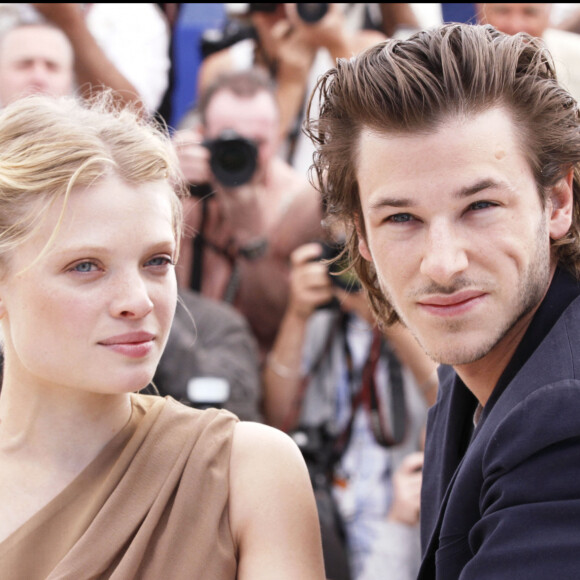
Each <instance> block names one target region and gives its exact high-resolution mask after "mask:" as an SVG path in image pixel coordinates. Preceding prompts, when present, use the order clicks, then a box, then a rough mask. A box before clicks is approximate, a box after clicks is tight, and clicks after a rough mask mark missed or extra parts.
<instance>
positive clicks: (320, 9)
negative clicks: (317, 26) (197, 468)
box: [296, 3, 328, 23]
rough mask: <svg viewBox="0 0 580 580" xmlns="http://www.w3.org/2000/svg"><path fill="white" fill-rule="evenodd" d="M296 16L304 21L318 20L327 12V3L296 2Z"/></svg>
mask: <svg viewBox="0 0 580 580" xmlns="http://www.w3.org/2000/svg"><path fill="white" fill-rule="evenodd" d="M296 10H297V12H298V16H300V18H301V19H302V20H303V21H304V22H309V23H313V22H318V21H319V20H321V19H322V18H323V17H324V15H325V14H326V13H327V12H328V4H300V3H299V4H296Z"/></svg>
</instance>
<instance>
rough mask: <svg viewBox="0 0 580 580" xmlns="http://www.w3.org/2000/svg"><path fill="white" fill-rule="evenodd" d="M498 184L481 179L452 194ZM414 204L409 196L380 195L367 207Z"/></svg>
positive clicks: (467, 193)
mask: <svg viewBox="0 0 580 580" xmlns="http://www.w3.org/2000/svg"><path fill="white" fill-rule="evenodd" d="M499 185H500V184H499V183H498V182H497V181H495V180H493V179H482V180H480V181H477V182H476V183H474V184H473V185H468V186H466V187H462V188H461V189H459V190H458V191H457V192H456V193H455V194H454V196H455V197H457V198H464V197H469V196H471V195H475V194H476V193H479V192H480V191H483V190H485V189H493V188H496V187H498V186H499ZM415 205H417V200H416V199H411V198H409V197H404V196H401V197H397V196H395V197H381V198H379V199H377V200H376V202H374V203H372V204H370V205H369V209H370V210H376V209H380V208H383V207H413V206H415Z"/></svg>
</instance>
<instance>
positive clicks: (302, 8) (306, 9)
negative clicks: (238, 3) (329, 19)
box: [248, 3, 328, 24]
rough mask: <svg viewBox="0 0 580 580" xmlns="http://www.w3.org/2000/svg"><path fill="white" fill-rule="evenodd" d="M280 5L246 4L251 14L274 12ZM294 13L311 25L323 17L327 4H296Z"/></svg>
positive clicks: (326, 10)
mask: <svg viewBox="0 0 580 580" xmlns="http://www.w3.org/2000/svg"><path fill="white" fill-rule="evenodd" d="M279 5H280V4H279V3H276V4H264V3H257V4H248V11H249V13H250V14H251V13H252V12H269V13H272V12H276V9H277V8H278V6H279ZM296 11H297V12H298V16H299V17H300V18H301V19H302V20H303V21H304V22H308V23H309V24H312V23H314V22H318V21H319V20H321V19H322V18H323V17H324V15H325V14H326V13H327V12H328V3H321V4H301V3H298V4H296Z"/></svg>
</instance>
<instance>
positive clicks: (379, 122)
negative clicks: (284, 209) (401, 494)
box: [309, 24, 580, 580]
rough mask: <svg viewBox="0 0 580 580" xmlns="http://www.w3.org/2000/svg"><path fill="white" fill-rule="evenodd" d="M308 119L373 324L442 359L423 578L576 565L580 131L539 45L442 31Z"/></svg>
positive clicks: (377, 61) (372, 59)
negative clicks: (405, 333)
mask: <svg viewBox="0 0 580 580" xmlns="http://www.w3.org/2000/svg"><path fill="white" fill-rule="evenodd" d="M317 92H318V93H319V96H320V98H321V110H320V118H319V120H318V121H317V122H316V123H312V124H311V125H310V127H309V133H310V135H311V138H312V139H313V140H314V141H315V142H316V144H317V146H318V150H319V156H318V157H317V158H316V164H315V167H316V172H317V175H318V177H319V179H320V181H321V184H322V185H321V188H322V191H323V194H324V197H325V202H326V204H327V207H329V208H331V210H332V212H333V213H334V214H335V215H337V216H339V217H340V218H341V219H342V221H345V222H346V223H347V226H350V227H352V236H351V239H350V243H349V248H350V251H351V255H352V259H353V262H354V266H355V268H356V271H357V273H358V275H359V277H360V278H361V280H362V281H363V283H364V285H365V288H366V290H367V293H368V295H369V297H370V301H371V304H372V307H373V309H374V311H375V314H376V315H377V316H378V318H379V320H380V321H382V322H383V323H384V324H392V323H393V322H395V321H396V320H401V321H402V322H403V323H404V324H405V325H406V326H407V327H408V328H409V329H410V330H411V331H412V333H413V334H414V335H415V337H416V338H417V340H418V341H419V343H420V344H421V345H422V346H423V348H424V349H425V351H426V352H427V353H428V354H429V355H430V356H431V357H432V358H433V359H435V360H436V361H437V362H439V363H441V364H442V366H441V368H440V373H439V375H440V387H439V396H438V401H437V403H436V404H435V405H434V407H433V408H432V409H431V410H430V413H429V419H428V428H427V444H426V451H425V464H424V473H423V490H422V503H421V512H422V513H421V527H422V543H423V563H422V567H421V571H420V573H419V578H435V577H437V578H444V579H445V580H449V579H452V578H458V577H461V578H462V579H466V578H494V580H497V579H503V578H510V579H511V578H514V577H518V578H527V579H529V578H532V579H533V578H546V577H548V575H555V576H558V577H565V578H570V577H574V576H575V574H576V573H577V570H578V569H579V568H580V551H579V550H578V549H577V545H576V544H577V541H576V538H577V536H578V532H580V486H578V481H579V479H580V413H579V412H578V408H579V406H580V381H579V380H578V370H577V369H578V366H579V363H580V300H579V299H578V297H579V296H580V285H579V284H578V281H577V280H578V272H579V271H580V243H579V241H578V239H579V235H578V234H579V225H580V224H579V219H580V217H579V216H580V206H579V201H578V195H580V189H579V187H580V182H579V181H578V176H579V175H580V174H578V167H579V166H578V163H579V162H580V130H579V129H580V127H579V125H580V123H579V118H578V108H577V103H576V101H575V100H574V99H573V98H572V97H571V96H570V95H569V94H568V93H567V92H566V91H565V90H564V89H562V88H561V87H560V86H559V84H558V82H557V80H556V78H555V73H554V68H553V64H552V61H551V59H550V56H549V54H548V53H547V52H546V50H545V47H544V46H543V44H542V43H541V41H539V40H536V39H533V38H532V37H529V36H526V35H517V36H507V35H504V34H502V33H499V32H497V31H496V30H495V29H493V28H492V27H489V26H471V25H461V24H450V25H445V26H442V27H440V28H438V29H434V30H430V31H423V32H419V33H418V34H416V35H415V36H413V37H411V38H410V39H408V40H405V41H387V42H386V43H385V44H384V45H383V46H378V47H376V48H373V49H370V50H369V51H367V52H366V53H364V54H363V55H361V56H360V57H358V58H356V59H351V60H349V61H344V60H343V61H339V62H338V64H337V67H336V68H335V69H334V70H332V71H330V72H329V73H327V74H326V75H325V76H324V77H322V78H321V79H320V81H319V85H318V88H317Z"/></svg>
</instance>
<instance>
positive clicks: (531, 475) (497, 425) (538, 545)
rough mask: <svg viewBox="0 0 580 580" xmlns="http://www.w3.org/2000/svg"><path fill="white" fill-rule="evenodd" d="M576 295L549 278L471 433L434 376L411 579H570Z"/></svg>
mask: <svg viewBox="0 0 580 580" xmlns="http://www.w3.org/2000/svg"><path fill="white" fill-rule="evenodd" d="M579 295H580V291H579V287H578V284H577V283H576V282H575V281H572V279H571V277H569V276H568V275H566V274H563V273H562V272H561V271H558V273H557V275H556V277H555V278H554V281H553V283H552V285H551V287H550V291H549V292H548V295H547V296H546V298H545V300H544V302H543V303H542V305H541V307H540V309H539V310H538V313H537V314H536V316H535V317H534V320H533V321H532V323H531V324H530V327H529V328H528V331H527V332H526V335H525V337H524V339H523V340H522V344H520V347H518V350H517V351H516V354H515V355H514V359H512V362H511V363H510V365H508V368H507V369H506V372H504V374H503V375H502V379H500V381H499V383H498V385H497V386H496V388H495V389H494V392H493V394H492V396H491V397H490V399H489V401H488V403H487V404H486V406H485V408H484V411H483V414H482V415H481V418H480V420H479V422H478V424H477V428H476V429H475V431H473V413H474V411H475V408H476V405H477V401H476V400H475V398H474V397H473V395H472V394H471V393H470V392H469V391H468V389H467V388H466V387H465V385H464V384H463V383H462V382H461V380H460V379H459V378H458V377H457V376H456V375H455V373H454V371H453V370H452V369H451V368H450V367H441V368H440V371H439V372H440V391H439V396H438V401H437V403H436V404H435V405H434V406H433V407H432V409H431V410H430V412H429V418H428V426H427V444H426V449H425V465H424V475H423V489H422V497H421V540H422V545H423V554H424V556H423V563H422V566H421V570H420V572H419V579H427V578H437V579H441V580H453V579H455V578H461V579H462V580H466V579H472V578H477V579H482V578H484V579H488V578H489V579H492V580H503V579H506V580H516V579H520V578H521V579H526V580H530V579H531V580H534V579H542V580H544V579H546V578H547V579H552V578H554V579H556V578H557V579H558V580H561V579H564V578H566V579H567V578H570V579H572V578H574V579H577V578H580V297H578V296H579Z"/></svg>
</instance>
